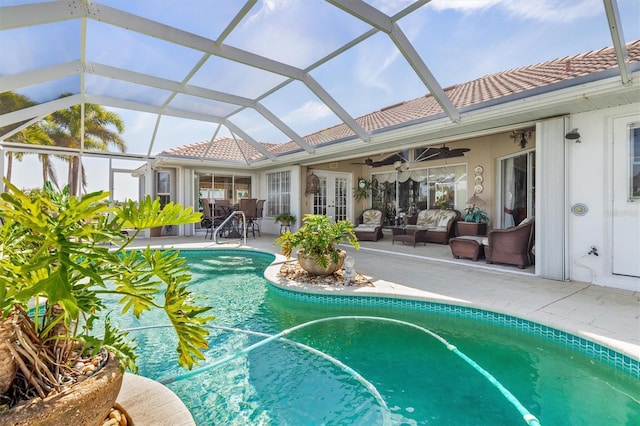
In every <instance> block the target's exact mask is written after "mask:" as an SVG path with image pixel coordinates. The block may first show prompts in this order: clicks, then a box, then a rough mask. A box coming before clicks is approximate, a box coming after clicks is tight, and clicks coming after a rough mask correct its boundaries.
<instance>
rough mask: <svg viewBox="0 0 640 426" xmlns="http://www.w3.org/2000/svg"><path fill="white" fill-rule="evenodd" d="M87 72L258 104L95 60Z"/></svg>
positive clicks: (248, 103) (162, 87)
mask: <svg viewBox="0 0 640 426" xmlns="http://www.w3.org/2000/svg"><path fill="white" fill-rule="evenodd" d="M87 72H88V73H91V74H94V75H98V76H101V77H107V78H113V79H116V80H122V81H126V82H128V83H134V84H139V85H143V86H149V87H154V88H156V89H162V90H167V91H169V92H176V93H182V94H186V95H191V96H196V97H200V98H204V99H210V100H214V101H219V102H225V103H229V104H233V105H242V106H246V107H249V108H253V107H255V104H256V102H255V101H254V100H253V99H249V98H245V97H242V96H237V95H232V94H230V93H225V92H220V91H217V90H211V89H205V88H203V87H198V86H191V85H188V84H187V85H183V84H180V83H178V82H176V81H173V80H168V79H165V78H160V77H155V76H152V75H149V74H142V73H139V72H135V71H129V70H125V69H122V68H117V67H112V66H110V65H104V64H98V63H95V62H90V63H87Z"/></svg>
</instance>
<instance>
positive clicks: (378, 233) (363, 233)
mask: <svg viewBox="0 0 640 426" xmlns="http://www.w3.org/2000/svg"><path fill="white" fill-rule="evenodd" d="M383 220H384V216H383V215H382V212H381V211H380V210H376V209H367V210H365V211H363V212H362V214H361V215H360V216H359V217H358V221H357V226H356V227H355V228H354V231H355V233H356V236H357V237H358V240H360V241H378V240H379V239H380V238H382V222H383Z"/></svg>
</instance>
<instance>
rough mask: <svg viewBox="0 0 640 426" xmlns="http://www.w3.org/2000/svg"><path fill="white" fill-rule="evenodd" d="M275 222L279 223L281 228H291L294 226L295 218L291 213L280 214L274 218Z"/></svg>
mask: <svg viewBox="0 0 640 426" xmlns="http://www.w3.org/2000/svg"><path fill="white" fill-rule="evenodd" d="M275 221H276V222H280V224H281V225H282V226H291V225H295V223H296V217H295V216H294V215H292V214H291V213H280V214H279V215H278V216H276V218H275Z"/></svg>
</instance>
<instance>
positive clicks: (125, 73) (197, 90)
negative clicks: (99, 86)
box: [87, 63, 314, 153]
mask: <svg viewBox="0 0 640 426" xmlns="http://www.w3.org/2000/svg"><path fill="white" fill-rule="evenodd" d="M87 72H90V73H93V74H95V75H100V76H103V77H108V78H113V79H118V80H122V81H126V82H129V83H135V84H140V85H145V86H150V87H155V88H158V89H164V90H168V91H171V92H175V93H183V94H187V95H192V96H196V97H200V98H204V99H210V100H215V101H219V102H225V103H230V104H233V105H240V106H244V107H248V108H253V109H255V110H256V111H257V112H258V113H259V114H260V115H262V116H263V117H264V118H265V119H266V120H268V121H270V122H271V124H273V125H274V126H275V127H277V128H278V129H280V131H282V132H283V133H284V134H286V135H287V136H289V137H290V138H291V140H292V141H294V142H296V143H297V144H298V145H300V146H301V147H302V148H303V149H304V150H305V151H307V152H311V153H313V151H314V148H313V147H312V146H310V145H309V144H308V143H307V142H306V141H305V140H304V139H302V137H301V136H300V135H298V134H297V133H296V132H295V131H294V130H292V129H291V128H290V127H289V126H287V125H286V124H285V123H284V122H283V121H282V120H280V119H279V118H278V117H277V116H276V115H275V114H273V113H272V112H271V111H269V110H268V109H267V108H265V107H264V106H263V105H262V104H260V103H258V102H255V101H254V100H252V99H249V98H245V97H242V96H236V95H232V94H229V93H224V92H219V91H217V90H211V89H205V88H202V87H196V86H190V85H183V84H180V83H177V82H175V81H171V80H167V79H164V78H159V77H154V76H151V75H148V74H141V73H138V72H134V71H129V70H124V69H121V68H116V67H112V66H109V65H103V64H96V63H89V64H87Z"/></svg>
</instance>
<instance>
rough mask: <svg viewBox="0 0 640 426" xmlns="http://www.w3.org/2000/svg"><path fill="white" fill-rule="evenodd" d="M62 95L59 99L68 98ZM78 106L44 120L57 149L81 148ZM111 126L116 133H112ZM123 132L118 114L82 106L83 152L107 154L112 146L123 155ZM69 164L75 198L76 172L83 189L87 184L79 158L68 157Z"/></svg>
mask: <svg viewBox="0 0 640 426" xmlns="http://www.w3.org/2000/svg"><path fill="white" fill-rule="evenodd" d="M69 95H70V94H62V95H60V98H64V97H67V96H69ZM80 114H81V106H80V105H74V106H72V107H70V108H67V109H63V110H60V111H56V112H54V113H53V114H51V115H49V116H48V117H47V119H46V126H45V131H46V132H47V134H48V135H49V137H50V138H51V139H52V140H53V141H54V142H55V144H56V145H57V146H62V147H65V148H75V149H80V148H81V141H82V138H81V136H82V135H81V131H82V130H81V129H82V126H81V124H82V121H81V116H80ZM110 126H112V127H114V128H115V130H116V131H112V130H111V129H110V128H109V127H110ZM123 131H124V122H123V121H122V119H121V118H120V116H118V114H116V113H114V112H110V111H106V110H105V109H104V108H103V107H101V106H100V105H95V104H84V149H87V150H92V151H98V150H99V151H106V150H107V149H108V148H109V146H111V145H113V146H115V147H116V148H117V149H118V150H120V152H126V150H127V146H126V144H125V142H124V140H123V139H122V138H121V137H120V135H121V134H122V132H123ZM67 161H68V162H69V191H70V193H71V194H78V172H81V173H82V188H83V189H85V188H86V185H87V182H86V176H85V171H84V167H83V166H82V164H81V162H80V158H79V157H78V156H70V157H67Z"/></svg>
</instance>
